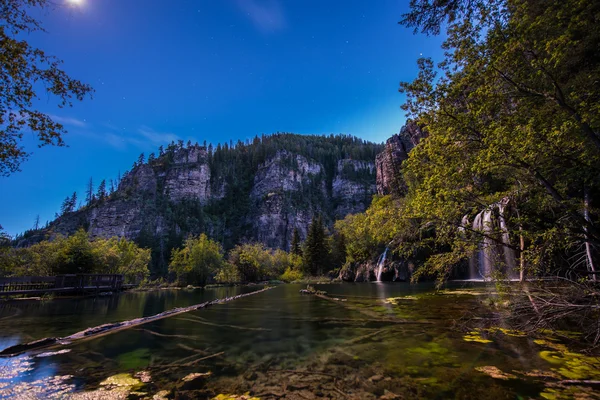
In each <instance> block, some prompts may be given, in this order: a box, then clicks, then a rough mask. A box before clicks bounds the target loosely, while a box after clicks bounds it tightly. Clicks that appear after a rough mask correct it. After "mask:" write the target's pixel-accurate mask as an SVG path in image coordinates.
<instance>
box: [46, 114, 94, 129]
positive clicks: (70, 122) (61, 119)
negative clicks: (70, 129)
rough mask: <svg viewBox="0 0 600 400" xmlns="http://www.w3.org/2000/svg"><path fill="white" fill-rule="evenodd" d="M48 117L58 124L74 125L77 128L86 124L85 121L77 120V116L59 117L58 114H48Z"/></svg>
mask: <svg viewBox="0 0 600 400" xmlns="http://www.w3.org/2000/svg"><path fill="white" fill-rule="evenodd" d="M50 118H52V119H53V120H54V121H56V122H58V123H59V124H63V125H68V126H75V127H78V128H84V127H85V126H86V125H87V124H86V123H85V121H82V120H79V119H77V118H71V117H61V116H59V115H50Z"/></svg>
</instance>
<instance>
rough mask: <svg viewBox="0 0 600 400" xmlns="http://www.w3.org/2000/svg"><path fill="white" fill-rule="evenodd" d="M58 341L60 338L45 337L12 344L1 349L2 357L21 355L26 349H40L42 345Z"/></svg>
mask: <svg viewBox="0 0 600 400" xmlns="http://www.w3.org/2000/svg"><path fill="white" fill-rule="evenodd" d="M56 342H58V338H53V337H50V338H44V339H39V340H34V341H33V342H29V343H21V344H16V345H14V346H10V347H8V348H6V349H4V350H2V351H0V357H12V356H16V355H19V354H21V353H25V352H26V351H30V350H35V349H40V348H42V347H48V346H51V345H53V344H56Z"/></svg>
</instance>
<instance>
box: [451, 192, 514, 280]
mask: <svg viewBox="0 0 600 400" xmlns="http://www.w3.org/2000/svg"><path fill="white" fill-rule="evenodd" d="M508 203H509V199H508V198H504V199H502V200H501V201H500V202H498V203H494V204H492V205H491V206H489V207H488V208H486V209H485V210H483V211H481V212H480V213H479V214H477V215H476V216H475V219H474V220H473V225H472V226H473V230H475V231H479V232H481V233H482V234H483V235H484V237H483V239H482V240H481V241H480V243H479V250H478V251H477V253H476V254H475V255H474V256H473V258H472V259H471V260H470V261H469V279H481V278H483V279H484V280H490V279H492V278H493V272H494V271H495V270H496V269H497V265H498V263H499V262H500V261H501V260H502V261H503V262H504V266H505V269H504V272H505V274H506V277H507V278H509V279H514V278H516V260H515V252H514V250H513V249H512V248H511V247H510V235H509V231H508V226H507V223H506V215H505V214H506V207H507V205H508ZM494 210H497V211H498V215H497V217H496V215H495V214H494ZM462 223H463V226H467V225H466V224H467V223H468V219H466V216H465V218H463V221H462ZM498 229H499V232H500V237H499V238H498V239H499V242H497V241H495V240H494V237H497V234H498ZM463 231H464V228H463Z"/></svg>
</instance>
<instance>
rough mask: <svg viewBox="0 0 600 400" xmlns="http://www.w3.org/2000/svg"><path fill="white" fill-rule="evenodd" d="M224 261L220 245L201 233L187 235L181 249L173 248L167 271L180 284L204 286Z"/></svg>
mask: <svg viewBox="0 0 600 400" xmlns="http://www.w3.org/2000/svg"><path fill="white" fill-rule="evenodd" d="M224 262H225V260H224V258H223V249H222V247H221V245H220V244H219V243H217V242H215V241H214V240H210V239H209V238H208V237H207V236H206V235H205V234H201V235H200V236H199V237H198V238H194V237H189V238H188V239H187V240H186V241H185V243H184V245H183V247H182V248H181V249H175V250H173V253H172V256H171V263H170V264H169V272H171V273H174V274H175V275H176V276H177V281H178V282H180V283H182V284H183V283H185V284H193V285H201V286H204V285H206V283H207V282H208V281H209V280H210V279H211V278H212V277H213V276H214V275H215V274H216V273H217V272H219V271H220V270H221V268H222V267H223V265H224Z"/></svg>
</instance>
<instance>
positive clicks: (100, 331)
mask: <svg viewBox="0 0 600 400" xmlns="http://www.w3.org/2000/svg"><path fill="white" fill-rule="evenodd" d="M269 289H272V287H266V288H264V289H260V290H257V291H254V292H250V293H244V294H238V295H237V296H232V297H225V298H223V299H215V300H211V301H207V302H204V303H201V304H195V305H193V306H188V307H178V308H173V309H171V310H167V311H163V312H161V313H159V314H156V315H152V316H149V317H142V318H136V319H132V320H129V321H123V322H116V323H112V324H104V325H100V326H96V327H93V328H87V329H85V330H83V331H80V332H77V333H74V334H72V335H70V336H66V337H63V338H44V339H40V340H36V341H34V342H29V343H21V344H17V345H15V346H10V347H7V348H6V349H4V350H2V351H0V357H14V356H17V355H19V354H22V353H25V352H27V351H31V350H37V349H41V348H45V347H52V346H55V345H66V344H70V343H71V342H73V341H75V340H84V339H91V338H96V337H98V336H103V335H108V334H110V333H114V332H117V331H121V330H124V329H128V328H131V327H134V326H138V325H142V324H145V323H148V322H152V321H156V320H159V319H163V318H167V317H172V316H173V315H178V314H183V313H186V312H189V311H194V310H199V309H201V308H206V307H210V306H212V305H215V304H222V303H227V302H229V301H232V300H236V299H239V298H241V297H246V296H250V295H253V294H258V293H261V292H264V291H266V290H269Z"/></svg>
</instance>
